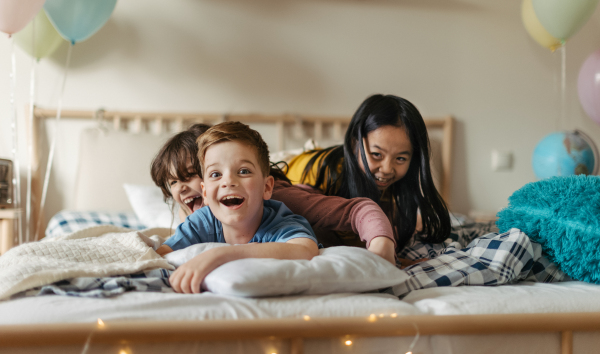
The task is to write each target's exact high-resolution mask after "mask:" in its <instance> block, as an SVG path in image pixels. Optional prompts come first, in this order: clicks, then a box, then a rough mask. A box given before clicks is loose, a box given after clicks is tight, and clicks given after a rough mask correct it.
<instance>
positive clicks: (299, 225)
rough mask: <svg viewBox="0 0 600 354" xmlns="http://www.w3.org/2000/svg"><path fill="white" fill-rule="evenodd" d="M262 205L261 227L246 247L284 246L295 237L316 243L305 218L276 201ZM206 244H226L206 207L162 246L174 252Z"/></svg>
mask: <svg viewBox="0 0 600 354" xmlns="http://www.w3.org/2000/svg"><path fill="white" fill-rule="evenodd" d="M263 205H264V212H263V216H262V220H261V222H260V226H259V228H258V230H257V231H256V234H254V237H252V239H251V240H250V242H248V243H252V242H258V243H263V242H287V241H289V240H291V239H293V238H297V237H305V238H309V239H311V240H313V241H315V243H316V242H317V237H316V236H315V233H314V231H313V229H312V228H311V227H310V224H309V223H308V221H307V220H306V219H305V218H304V217H302V216H300V215H297V214H294V213H292V211H291V210H290V209H289V208H288V207H286V206H285V204H283V203H282V202H279V201H276V200H265V201H264V204H263ZM205 242H220V243H225V237H224V236H223V225H222V224H221V222H220V221H219V220H217V218H215V216H214V215H213V213H212V212H211V211H210V208H209V207H208V206H204V207H202V208H201V209H199V210H197V211H196V212H194V213H193V214H192V215H190V216H188V217H187V218H186V219H185V221H184V222H183V223H181V224H180V225H179V226H178V227H177V230H176V231H175V235H173V236H172V237H171V238H169V239H168V240H167V241H166V242H165V243H164V244H165V245H167V246H169V247H171V249H172V250H173V251H176V250H180V249H182V248H186V247H189V246H191V245H194V244H197V243H205Z"/></svg>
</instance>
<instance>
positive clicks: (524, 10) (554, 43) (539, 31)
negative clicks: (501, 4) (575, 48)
mask: <svg viewBox="0 0 600 354" xmlns="http://www.w3.org/2000/svg"><path fill="white" fill-rule="evenodd" d="M531 1H532V0H523V4H522V5H521V17H522V19H523V25H524V26H525V29H526V30H527V33H529V35H530V36H531V38H533V39H534V40H535V41H536V42H538V43H539V44H540V45H541V46H542V47H545V48H548V49H550V50H551V51H555V50H556V49H557V48H559V47H560V46H562V45H563V43H562V42H561V40H560V39H558V38H556V37H554V36H552V35H551V34H550V33H548V31H547V30H546V29H545V28H544V26H542V23H541V22H540V20H538V18H537V16H536V15H535V10H534V9H533V3H532V2H531Z"/></svg>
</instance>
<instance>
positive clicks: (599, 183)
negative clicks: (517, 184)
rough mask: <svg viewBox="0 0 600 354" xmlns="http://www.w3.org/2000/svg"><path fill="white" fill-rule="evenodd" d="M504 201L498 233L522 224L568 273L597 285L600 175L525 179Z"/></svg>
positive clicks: (599, 256) (599, 247) (534, 239)
mask: <svg viewBox="0 0 600 354" xmlns="http://www.w3.org/2000/svg"><path fill="white" fill-rule="evenodd" d="M508 202H509V205H508V207H506V208H505V209H503V210H502V211H500V212H499V213H498V221H497V222H496V225H497V226H498V228H499V229H500V232H505V231H508V230H510V229H511V228H513V227H515V228H518V229H520V230H521V231H523V232H524V233H526V234H527V235H528V236H529V237H530V238H531V240H532V241H534V242H538V243H540V244H541V245H542V248H543V250H544V251H545V252H546V254H547V255H548V258H549V259H550V260H551V261H553V262H555V263H556V264H557V265H558V267H559V268H560V269H561V270H562V271H563V272H565V273H566V274H567V275H569V276H570V277H571V278H573V279H577V280H582V281H586V282H589V283H595V284H600V177H598V176H585V175H579V176H569V177H552V178H548V179H545V180H541V181H538V182H533V183H529V184H527V185H525V186H524V187H523V188H521V189H519V190H518V191H516V192H515V193H514V194H513V195H512V196H511V197H510V198H508Z"/></svg>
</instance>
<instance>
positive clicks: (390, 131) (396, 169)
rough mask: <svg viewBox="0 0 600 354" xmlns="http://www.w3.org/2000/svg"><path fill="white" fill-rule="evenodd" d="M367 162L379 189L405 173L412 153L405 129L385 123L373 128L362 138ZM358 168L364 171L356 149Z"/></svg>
mask: <svg viewBox="0 0 600 354" xmlns="http://www.w3.org/2000/svg"><path fill="white" fill-rule="evenodd" d="M363 146H364V149H365V155H366V157H367V163H368V164H369V169H370V171H371V173H372V174H373V176H374V177H375V184H376V185H377V188H378V189H379V190H381V191H383V190H385V189H386V188H388V187H389V186H391V185H392V184H393V183H394V182H396V181H398V180H400V179H401V178H402V177H404V176H405V175H406V172H407V171H408V167H409V166H410V161H411V158H412V154H413V148H412V144H411V143H410V139H409V137H408V134H407V133H406V129H404V128H403V127H397V126H393V125H386V126H383V127H381V128H378V129H375V130H373V131H371V132H370V133H369V134H367V137H366V138H364V139H363ZM356 158H357V159H358V164H359V165H360V168H361V169H362V170H363V172H364V171H365V167H364V164H363V162H362V158H361V157H360V152H359V151H358V149H356Z"/></svg>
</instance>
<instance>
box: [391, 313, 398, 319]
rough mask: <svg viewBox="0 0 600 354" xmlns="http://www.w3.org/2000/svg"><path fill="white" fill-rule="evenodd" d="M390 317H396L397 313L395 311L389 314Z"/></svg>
mask: <svg viewBox="0 0 600 354" xmlns="http://www.w3.org/2000/svg"><path fill="white" fill-rule="evenodd" d="M390 317H391V318H396V317H398V314H397V313H393V314H391V315H390Z"/></svg>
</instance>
